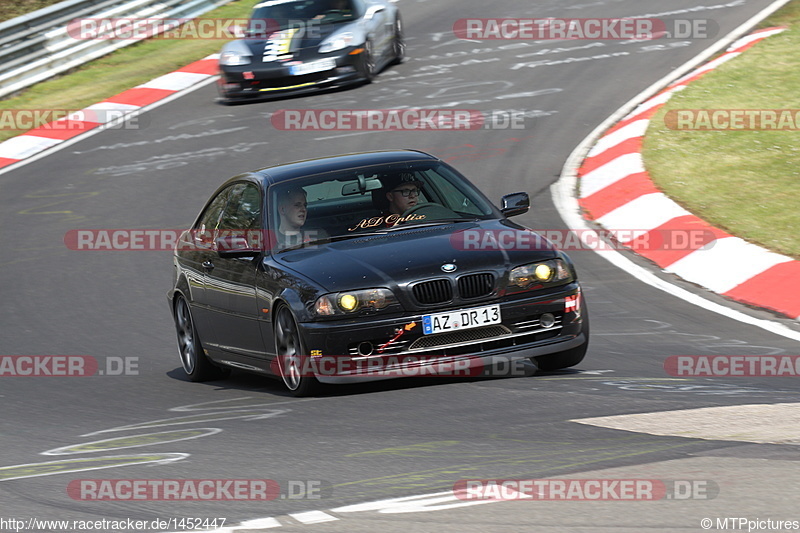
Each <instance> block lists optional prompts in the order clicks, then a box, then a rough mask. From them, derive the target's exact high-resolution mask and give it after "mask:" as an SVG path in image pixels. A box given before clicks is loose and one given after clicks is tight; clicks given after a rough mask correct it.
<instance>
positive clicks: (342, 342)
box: [299, 284, 588, 383]
mask: <svg viewBox="0 0 800 533" xmlns="http://www.w3.org/2000/svg"><path fill="white" fill-rule="evenodd" d="M576 296H577V297H578V302H574V299H575V297H576ZM488 303H489V302H481V303H479V304H478V303H476V305H475V306H476V307H478V306H482V305H486V304H488ZM497 303H499V304H500V312H501V316H502V323H501V324H499V325H494V326H484V327H481V328H475V329H468V330H461V331H457V332H454V333H443V334H438V335H424V334H422V332H421V330H422V326H421V321H422V316H423V315H425V314H431V313H428V312H425V313H420V314H414V315H406V316H401V317H394V318H386V319H378V318H370V319H364V318H363V317H362V318H361V319H360V320H352V321H346V322H341V321H316V322H305V323H301V324H299V327H300V328H301V330H302V336H303V338H304V339H305V342H306V348H307V353H309V354H310V355H311V357H312V358H313V357H322V358H324V360H323V361H324V362H325V363H330V362H331V361H335V363H331V364H328V365H327V366H326V365H323V367H324V368H323V371H321V372H319V371H318V372H315V375H316V377H317V379H318V380H319V381H321V382H324V383H343V382H352V381H371V380H376V379H390V378H395V377H410V376H415V375H445V376H448V375H452V376H463V377H475V376H479V375H484V376H486V375H495V374H496V375H502V374H503V370H502V369H505V370H506V371H507V370H509V369H511V370H512V371H522V370H520V368H518V366H517V367H515V366H514V365H509V364H508V363H510V362H513V361H522V360H529V359H531V358H534V357H539V356H542V355H548V354H553V353H558V352H562V351H565V350H570V349H572V348H576V347H578V346H580V345H582V344H584V343H585V342H587V341H588V339H587V338H586V336H585V335H584V329H583V318H582V316H581V304H580V289H579V288H578V286H577V284H571V285H570V286H569V288H568V289H566V290H561V291H559V292H557V293H551V294H549V295H546V296H542V297H532V298H523V299H516V300H508V301H503V302H497ZM466 308H467V309H469V308H470V307H466ZM439 311H440V310H439V309H437V310H436V311H435V312H439ZM545 313H547V314H550V315H552V316H553V317H555V319H556V321H555V323H554V324H553V325H550V326H545V325H542V323H541V322H540V318H541V317H542V315H544V314H545ZM314 368H315V369H317V370H319V368H318V367H316V366H315V367H314ZM515 369H516V370H515Z"/></svg>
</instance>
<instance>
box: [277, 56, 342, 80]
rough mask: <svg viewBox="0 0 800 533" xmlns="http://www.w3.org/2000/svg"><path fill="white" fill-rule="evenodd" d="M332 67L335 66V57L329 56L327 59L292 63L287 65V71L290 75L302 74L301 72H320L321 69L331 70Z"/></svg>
mask: <svg viewBox="0 0 800 533" xmlns="http://www.w3.org/2000/svg"><path fill="white" fill-rule="evenodd" d="M334 68H336V59H334V58H332V57H329V58H327V59H320V60H319V61H312V62H310V63H301V64H300V65H292V66H291V67H289V73H290V74H291V75H292V76H302V75H303V74H313V73H314V72H322V71H323V70H331V69H334Z"/></svg>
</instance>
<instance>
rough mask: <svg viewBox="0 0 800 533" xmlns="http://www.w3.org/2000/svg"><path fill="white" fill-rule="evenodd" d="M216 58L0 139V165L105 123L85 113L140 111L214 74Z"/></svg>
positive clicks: (10, 162) (41, 150) (1, 166)
mask: <svg viewBox="0 0 800 533" xmlns="http://www.w3.org/2000/svg"><path fill="white" fill-rule="evenodd" d="M218 59H219V54H212V55H210V56H208V57H206V58H204V59H201V60H199V61H195V62H194V63H191V64H189V65H186V66H185V67H183V68H180V69H178V70H176V71H175V72H170V73H169V74H165V75H164V76H160V77H158V78H155V79H153V80H150V81H148V82H147V83H144V84H142V85H138V86H136V87H134V88H132V89H128V90H127V91H124V92H122V93H120V94H118V95H116V96H112V97H111V98H109V99H107V100H104V101H102V102H99V103H97V104H93V105H90V106H89V107H87V108H85V109H84V110H83V111H85V113H80V112H77V113H74V114H73V115H70V116H68V117H65V118H62V119H60V120H58V121H55V122H54V123H51V124H49V125H44V126H40V127H38V128H35V129H32V130H30V131H28V132H26V133H24V134H22V135H18V136H16V137H13V138H11V139H8V140H7V141H4V142H2V143H0V168H3V167H8V166H9V165H13V164H15V163H18V162H20V161H23V160H25V159H28V158H30V157H33V156H35V155H37V154H39V153H40V152H43V151H45V150H48V149H50V148H53V147H54V146H58V145H61V144H62V143H64V141H67V140H70V139H73V138H75V137H78V136H80V135H83V134H85V133H87V132H90V131H92V130H95V129H97V128H100V127H102V126H105V125H106V123H103V122H94V121H90V120H81V119H82V118H83V117H86V116H88V117H103V116H106V115H108V116H110V115H111V114H106V113H97V111H115V112H116V113H114V114H113V115H114V117H115V118H114V120H119V119H120V118H124V117H125V116H126V115H129V114H131V113H135V112H137V111H141V110H143V109H144V108H146V107H148V106H151V105H153V104H155V103H156V102H159V101H161V100H164V99H166V98H169V97H171V96H173V95H175V94H177V93H179V92H181V91H184V90H186V89H189V88H191V87H194V86H196V85H198V84H200V83H203V82H205V81H208V80H209V79H211V78H214V77H215V76H216V75H217V71H218V69H217V60H218ZM92 111H94V113H92ZM109 120H110V119H109ZM59 122H64V123H65V124H66V123H67V122H68V123H69V127H59V125H58V123H59Z"/></svg>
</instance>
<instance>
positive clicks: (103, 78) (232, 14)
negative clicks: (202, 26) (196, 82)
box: [0, 0, 254, 142]
mask: <svg viewBox="0 0 800 533" xmlns="http://www.w3.org/2000/svg"><path fill="white" fill-rule="evenodd" d="M253 5H254V2H253V1H244V0H235V1H233V2H231V3H230V4H226V5H224V6H222V7H219V8H217V9H215V10H214V11H210V12H208V13H206V14H205V15H203V18H245V17H247V16H248V15H249V14H250V10H251V8H252V6H253ZM225 42H226V41H225V40H222V39H216V40H210V39H183V40H167V39H149V40H146V41H142V42H140V43H137V44H133V45H131V46H128V47H125V48H122V49H120V50H117V51H116V52H113V53H111V54H109V55H107V56H104V57H102V58H100V59H97V60H95V61H92V62H91V63H87V64H85V65H82V66H81V67H78V68H77V69H75V70H74V71H72V72H69V73H67V74H64V75H61V76H58V77H56V78H54V79H52V80H48V81H45V82H42V83H39V84H36V85H34V86H33V87H30V88H29V89H26V90H24V91H23V92H21V93H19V94H17V95H15V96H12V97H9V98H7V99H5V100H2V101H0V112H2V111H3V110H12V109H58V110H62V109H69V110H72V109H75V110H77V109H83V108H84V107H86V106H89V105H92V104H95V103H97V102H100V101H102V100H105V99H106V98H110V97H112V96H114V95H115V94H118V93H121V92H122V91H125V90H127V89H130V88H131V87H134V86H136V85H140V84H142V83H145V82H147V81H150V80H152V79H153V78H157V77H158V76H162V75H164V74H168V73H170V72H172V71H174V70H176V69H179V68H181V67H183V66H185V65H187V64H189V63H192V62H193V61H197V60H199V59H203V58H204V57H206V56H208V55H210V54H214V53H216V52H219V50H220V48H222V45H223V44H224V43H225ZM21 133H24V130H0V142H2V141H4V140H6V139H8V138H10V137H14V136H16V135H19V134H21Z"/></svg>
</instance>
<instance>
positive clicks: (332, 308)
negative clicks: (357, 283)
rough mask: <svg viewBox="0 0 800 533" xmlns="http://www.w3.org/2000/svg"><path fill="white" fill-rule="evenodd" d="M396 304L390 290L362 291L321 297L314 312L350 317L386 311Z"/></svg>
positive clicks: (321, 314)
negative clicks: (350, 315) (363, 313)
mask: <svg viewBox="0 0 800 533" xmlns="http://www.w3.org/2000/svg"><path fill="white" fill-rule="evenodd" d="M396 303H397V300H396V299H395V297H394V294H393V293H392V291H390V290H389V289H362V290H358V291H347V292H335V293H331V294H325V295H323V296H320V297H319V298H317V301H316V303H315V304H314V312H316V314H317V315H319V316H335V315H349V314H353V313H357V312H359V311H378V310H380V309H386V308H387V307H389V306H391V305H394V304H396Z"/></svg>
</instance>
